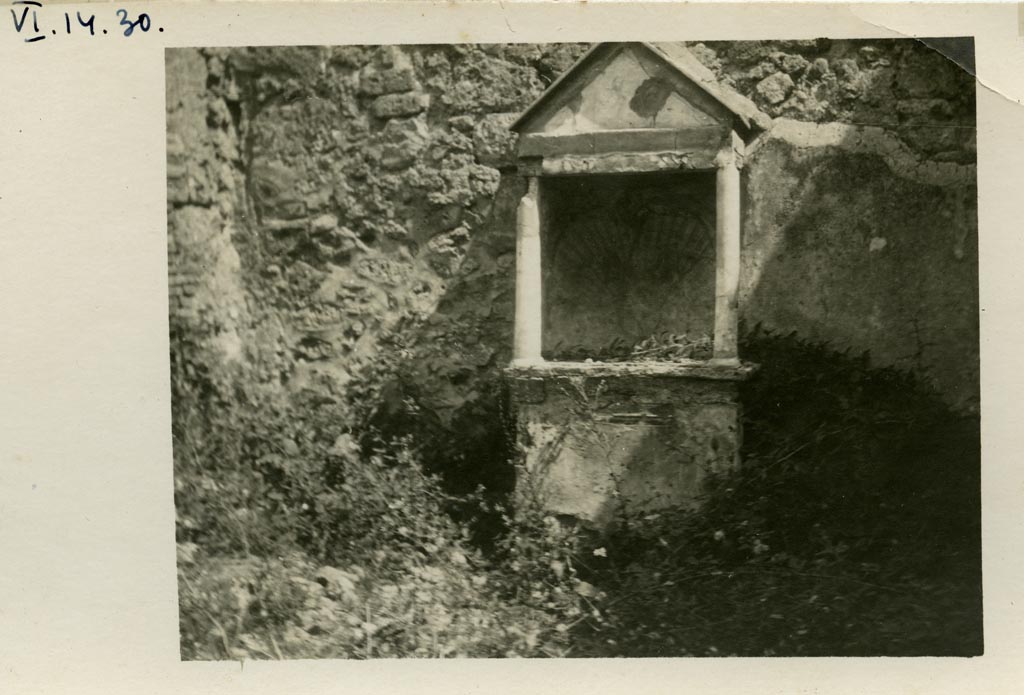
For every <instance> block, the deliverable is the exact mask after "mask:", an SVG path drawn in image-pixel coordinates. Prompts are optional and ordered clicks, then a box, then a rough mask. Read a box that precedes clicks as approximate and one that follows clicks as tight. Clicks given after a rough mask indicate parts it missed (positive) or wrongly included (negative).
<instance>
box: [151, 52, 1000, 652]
mask: <svg viewBox="0 0 1024 695" xmlns="http://www.w3.org/2000/svg"><path fill="white" fill-rule="evenodd" d="M973 46H974V44H973V40H972V39H970V38H942V39H922V40H912V39H857V40H832V39H816V40H793V41H774V40H773V41H732V42H729V41H715V42H655V43H648V42H625V43H620V42H610V43H597V44H503V45H479V44H456V45H424V46H419V45H409V46H331V47H261V48H210V49H202V48H180V49H168V50H167V52H166V79H167V178H168V180H167V221H168V265H169V267H168V278H169V311H170V317H169V319H170V324H169V325H170V338H171V356H170V357H171V387H172V405H173V413H172V414H173V445H174V485H175V488H174V495H175V506H176V511H177V516H176V529H175V532H176V539H177V553H178V556H177V566H178V598H179V617H180V625H179V627H180V637H181V642H180V644H181V658H182V659H186V660H222V659H235V660H237V659H293V658H355V659H366V658H401V657H415V658H453V657H653V656H676V657H679V656H880V655H884V656H975V655H980V654H981V653H982V652H983V638H982V597H981V497H980V483H979V481H980V436H979V413H980V403H979V326H978V321H979V309H978V218H977V187H976V173H977V168H976V148H975V136H976V126H975V78H974V76H973V69H974V68H973Z"/></svg>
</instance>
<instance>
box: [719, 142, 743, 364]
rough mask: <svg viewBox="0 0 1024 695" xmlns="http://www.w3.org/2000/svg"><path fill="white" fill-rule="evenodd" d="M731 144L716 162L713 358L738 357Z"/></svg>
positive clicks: (735, 175)
mask: <svg viewBox="0 0 1024 695" xmlns="http://www.w3.org/2000/svg"><path fill="white" fill-rule="evenodd" d="M737 159H738V158H737V156H736V151H735V148H734V144H733V143H729V145H728V146H727V147H725V148H723V149H722V150H721V151H720V152H719V153H718V157H716V158H715V164H716V165H717V166H718V171H717V175H716V184H717V185H716V194H717V196H716V211H715V344H714V360H715V361H716V362H723V363H735V362H737V361H738V359H739V355H738V351H737V344H736V343H737V333H738V332H739V288H740V170H739V162H738V161H737Z"/></svg>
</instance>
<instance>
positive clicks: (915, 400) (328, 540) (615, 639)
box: [174, 329, 982, 659]
mask: <svg viewBox="0 0 1024 695" xmlns="http://www.w3.org/2000/svg"><path fill="white" fill-rule="evenodd" d="M744 355H745V356H746V357H747V358H749V359H751V360H752V361H755V362H759V363H760V364H761V366H762V367H761V370H760V373H759V375H758V376H757V377H756V378H755V379H753V380H752V381H751V382H749V383H748V384H747V385H746V387H745V388H746V390H745V393H744V394H743V402H744V408H745V421H744V427H745V431H744V462H745V463H744V466H743V468H742V469H741V470H739V471H738V472H735V473H733V474H730V475H726V476H721V477H717V478H712V479H711V481H710V484H709V485H708V489H707V494H706V499H705V501H704V504H703V507H702V509H701V511H700V512H699V513H688V512H664V513H660V514H648V515H644V516H628V517H627V516H624V517H623V518H621V519H620V521H619V523H618V524H617V527H616V530H615V531H614V532H613V533H610V534H608V535H606V536H604V537H598V536H595V535H594V534H590V533H587V532H586V531H585V530H582V529H577V528H574V527H573V526H572V525H568V524H566V523H564V522H562V521H558V520H556V519H552V518H550V517H548V516H546V515H545V514H544V513H543V511H542V510H540V509H539V508H538V507H537V506H536V505H534V504H532V503H531V502H530V501H529V499H528V498H523V499H520V500H517V504H516V507H515V509H514V511H513V510H512V509H511V505H510V502H509V499H508V497H509V496H508V491H507V489H502V490H500V491H499V492H498V493H495V492H494V491H490V490H484V489H476V490H470V491H467V490H466V489H465V485H463V486H462V487H459V486H456V485H454V484H453V483H452V478H453V477H452V476H447V477H446V476H444V475H439V473H444V471H442V470H438V467H439V463H438V456H437V454H436V451H431V450H429V448H427V447H425V445H424V444H423V440H420V439H416V438H410V437H408V436H404V437H403V436H400V434H399V433H400V430H401V428H392V430H391V431H389V430H388V429H387V427H386V426H385V425H386V424H387V423H386V422H384V421H383V420H382V418H381V416H380V412H379V409H375V408H373V407H370V406H369V405H367V404H372V403H376V402H379V399H377V398H375V396H376V395H378V394H379V393H380V392H381V390H382V389H383V388H385V385H386V384H388V383H391V382H392V381H393V380H394V379H396V378H400V372H399V371H397V370H395V369H393V368H392V367H388V366H380V367H378V368H377V369H376V370H375V371H373V372H372V373H369V374H366V375H363V377H362V381H360V382H357V383H355V384H353V390H352V393H353V394H357V395H355V396H353V398H357V399H358V401H357V402H354V403H319V402H316V401H312V402H311V401H308V400H305V401H304V400H303V399H295V400H294V401H291V402H287V403H285V402H282V401H280V400H278V399H277V398H276V397H274V396H272V395H269V394H267V393H263V392H261V391H260V390H259V389H256V388H253V389H250V390H245V389H237V390H236V392H235V393H234V394H232V398H231V399H223V398H217V397H216V396H214V395H213V394H214V393H215V389H212V388H211V387H208V386H203V384H205V382H204V379H203V378H202V375H200V374H197V373H195V372H194V371H193V372H191V373H186V372H185V370H184V369H182V370H180V371H179V372H178V373H176V375H175V379H174V383H175V402H174V403H175V412H174V424H175V467H176V469H175V482H176V503H177V509H178V524H177V536H178V548H179V587H180V606H181V645H182V654H183V656H184V657H185V658H190V659H222V658H290V657H349V658H367V657H379V656H388V657H397V656H414V657H446V656H679V655H701V656H704V655H730V654H737V655H883V654H884V655H923V654H929V655H951V654H958V655H971V654H978V653H981V650H982V633H981V577H980V490H979V433H978V422H977V419H976V418H966V417H961V416H958V415H957V414H954V413H951V412H950V411H949V410H948V409H946V408H945V407H944V406H943V405H942V403H941V402H940V401H939V400H938V399H937V398H936V397H935V396H934V394H932V393H930V392H929V391H928V389H927V388H926V387H925V386H923V385H922V384H920V383H919V382H918V381H916V380H915V379H914V378H913V377H912V376H911V375H909V374H906V373H903V372H900V371H897V370H894V369H872V368H870V366H869V362H868V358H867V356H866V355H863V356H851V355H848V354H843V353H838V352H836V351H834V350H831V349H830V348H828V347H827V346H823V345H819V344H812V343H809V342H806V341H803V340H800V339H798V338H797V337H795V336H791V335H790V336H782V335H776V334H772V333H770V332H766V331H762V330H757V329H755V330H754V331H752V332H750V333H749V334H748V335H747V336H746V337H745V340H744ZM360 404H361V405H360ZM414 405H415V404H411V405H410V408H412V409H413V410H414V407H413V406H414ZM493 419H494V422H493V423H492V427H493V428H494V429H495V431H496V432H501V431H503V428H505V427H506V424H507V423H503V422H502V421H501V418H499V417H496V416H495V417H494V418H493ZM385 433H386V434H385ZM495 437H497V438H499V439H500V436H499V435H497V434H496V435H495ZM492 439H493V438H492ZM430 446H431V447H432V446H433V444H432V443H431V445H430ZM425 461H427V462H429V465H425V463H424V462H425ZM460 465H462V464H460ZM509 465H511V464H509ZM454 477H455V478H457V477H458V476H454ZM505 478H507V475H506V474H502V475H498V476H496V479H505ZM495 519H497V520H499V521H500V523H499V524H494V523H493V521H494V520H495ZM482 521H483V522H488V523H482Z"/></svg>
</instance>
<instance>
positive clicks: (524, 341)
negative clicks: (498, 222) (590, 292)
mask: <svg viewBox="0 0 1024 695" xmlns="http://www.w3.org/2000/svg"><path fill="white" fill-rule="evenodd" d="M528 181H529V188H528V189H527V191H526V195H524V196H523V197H522V199H521V200H520V201H519V208H518V210H517V211H516V315H515V338H514V341H513V347H512V363H513V364H536V363H537V362H541V361H543V360H542V358H541V355H540V352H541V338H542V327H543V321H544V317H543V314H542V313H541V312H542V308H541V307H542V294H541V246H540V190H539V189H540V183H539V181H538V180H537V177H536V176H531V177H529V178H528Z"/></svg>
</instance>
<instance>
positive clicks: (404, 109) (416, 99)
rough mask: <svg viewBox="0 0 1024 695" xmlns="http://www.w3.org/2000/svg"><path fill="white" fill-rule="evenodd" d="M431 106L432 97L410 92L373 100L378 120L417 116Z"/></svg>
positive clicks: (374, 112) (374, 111)
mask: <svg viewBox="0 0 1024 695" xmlns="http://www.w3.org/2000/svg"><path fill="white" fill-rule="evenodd" d="M429 106H430V95H429V94H419V93H416V92H408V93H405V94H385V95H384V96H382V97H377V98H376V99H374V100H373V106H372V107H371V108H372V110H373V115H374V116H376V117H377V118H397V117H399V116H415V115H416V114H418V113H421V112H423V111H426V110H427V107H429Z"/></svg>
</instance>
